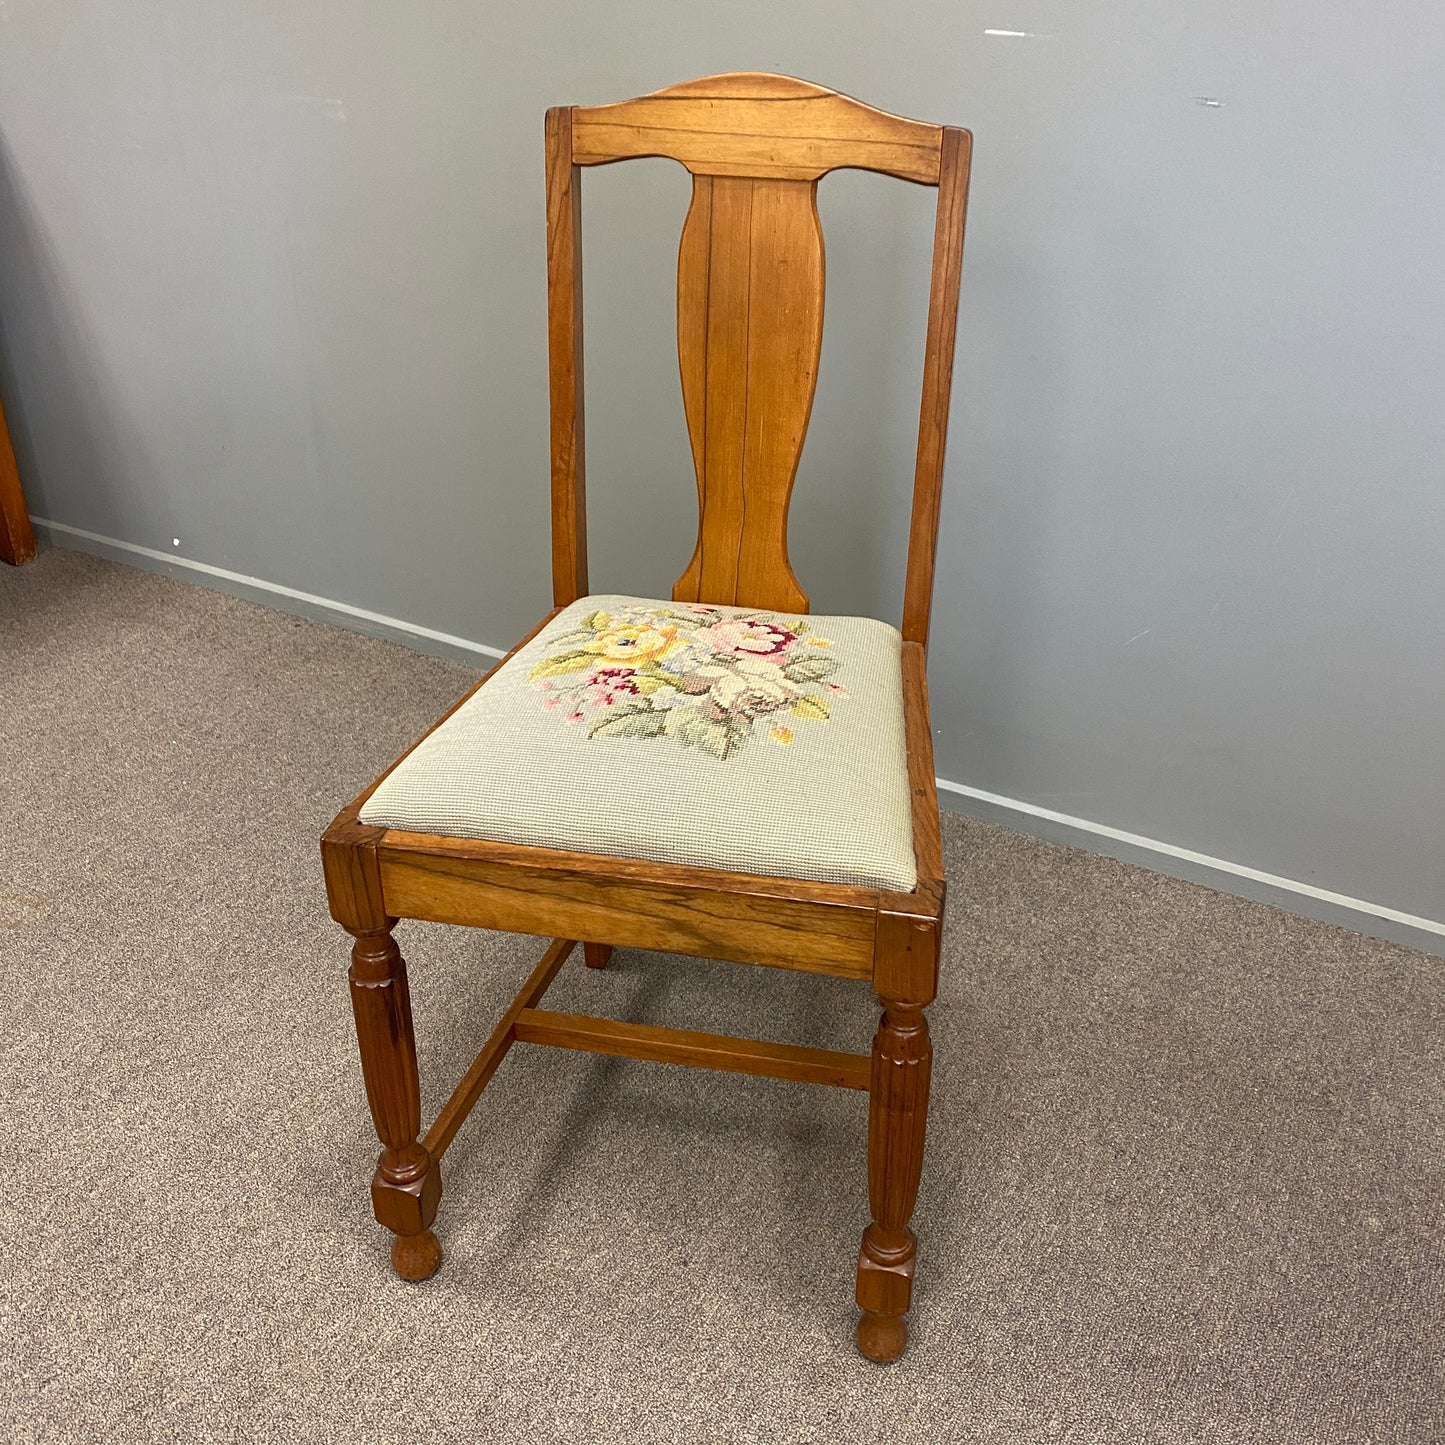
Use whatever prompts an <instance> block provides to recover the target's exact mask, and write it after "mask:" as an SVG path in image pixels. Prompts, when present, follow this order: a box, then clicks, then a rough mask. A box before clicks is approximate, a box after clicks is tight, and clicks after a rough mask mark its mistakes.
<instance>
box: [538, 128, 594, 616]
mask: <svg viewBox="0 0 1445 1445" xmlns="http://www.w3.org/2000/svg"><path fill="white" fill-rule="evenodd" d="M546 141H547V362H548V375H549V379H550V383H551V414H552V602H553V605H554V606H557V607H565V606H566V605H567V604H568V603H569V602H575V601H576V600H577V599H578V598H579V597H585V596H586V595H587V456H586V453H587V448H586V436H585V430H584V407H583V396H582V393H583V385H582V380H583V366H582V182H581V172H580V171H579V170H578V168H577V166H576V165H575V164H574V163H573V160H572V107H571V106H565V105H558V106H553V107H552V109H551V110H549V111H548V112H547V132H546Z"/></svg>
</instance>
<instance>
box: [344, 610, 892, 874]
mask: <svg viewBox="0 0 1445 1445" xmlns="http://www.w3.org/2000/svg"><path fill="white" fill-rule="evenodd" d="M902 651H903V639H902V638H901V637H900V636H899V634H898V632H897V631H896V630H895V629H894V628H892V627H888V626H886V625H885V624H884V623H882V622H874V621H872V620H871V619H868V618H859V617H803V616H797V615H782V614H779V613H776V612H765V611H757V610H750V609H744V608H736V607H709V606H704V605H702V604H700V603H696V602H690V603H682V602H665V601H649V600H644V599H640V598H635V597H587V598H583V599H582V600H580V601H578V602H574V603H573V604H572V605H571V606H570V607H567V608H564V609H563V610H562V612H561V613H560V614H559V615H558V616H557V617H556V618H554V619H553V620H552V621H551V622H549V623H548V624H547V626H546V627H544V628H543V629H542V631H541V632H539V633H538V634H537V636H536V637H534V638H533V639H532V640H531V641H530V642H529V643H527V645H526V646H525V647H523V648H522V649H521V650H520V651H519V652H518V653H517V654H516V655H515V656H514V657H513V658H512V659H511V660H510V661H509V662H507V663H506V664H505V665H504V666H502V667H500V668H499V669H498V670H497V671H496V672H495V673H494V674H493V675H492V677H491V678H489V679H488V681H487V684H486V686H485V687H482V688H479V689H478V690H477V691H476V692H475V693H474V694H473V695H472V696H471V698H469V699H468V701H467V702H465V703H464V704H463V705H462V706H461V707H460V708H458V709H457V711H456V712H454V713H453V714H452V715H451V716H450V717H449V718H448V719H447V720H446V721H445V722H444V723H442V725H441V726H440V727H439V728H437V729H436V731H435V732H433V733H431V734H430V735H429V736H428V737H426V738H425V739H423V740H422V742H421V743H419V744H418V745H417V747H416V748H415V749H414V750H413V751H412V752H411V753H410V754H408V756H407V757H406V758H404V759H403V760H402V762H401V763H399V764H398V765H397V767H396V768H395V769H394V770H393V771H392V772H391V773H390V774H389V775H388V776H387V777H386V778H385V780H384V781H383V782H382V783H381V785H380V786H379V787H378V788H377V790H376V791H375V792H374V793H373V794H372V795H371V797H370V798H369V799H368V800H367V801H366V803H365V804H364V805H363V807H362V809H361V821H362V822H363V823H374V824H377V825H379V826H381V827H383V828H406V829H410V830H411V831H413V832H418V833H439V834H444V835H447V836H450V837H456V838H490V839H493V840H494V841H496V842H500V843H520V844H531V845H534V846H536V847H541V848H566V849H571V850H575V851H577V852H582V853H602V854H613V855H615V856H617V857H620V858H642V859H652V860H654V861H656V862H659V863H690V864H695V865H697V866H699V867H703V868H725V869H729V870H731V871H734V872H760V873H767V874H770V875H774V876H776V877H779V878H811V879H815V880H817V881H819V882H831V883H849V884H854V885H857V886H858V887H863V888H896V889H899V890H901V891H903V892H908V891H910V890H911V889H912V888H913V885H914V883H915V882H916V881H917V870H916V868H915V866H914V861H913V836H912V812H911V808H910V801H909V795H908V765H907V758H906V755H905V751H904V741H903V672H902V664H901V657H902Z"/></svg>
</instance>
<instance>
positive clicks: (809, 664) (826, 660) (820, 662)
mask: <svg viewBox="0 0 1445 1445" xmlns="http://www.w3.org/2000/svg"><path fill="white" fill-rule="evenodd" d="M837 671H838V664H837V663H836V662H835V661H834V660H833V659H832V658H831V657H800V658H798V659H797V660H796V661H794V662H790V663H788V665H787V666H786V667H784V668H783V676H784V677H786V678H787V679H788V681H789V682H822V680H823V679H824V678H825V677H832V675H833V674H834V673H835V672H837Z"/></svg>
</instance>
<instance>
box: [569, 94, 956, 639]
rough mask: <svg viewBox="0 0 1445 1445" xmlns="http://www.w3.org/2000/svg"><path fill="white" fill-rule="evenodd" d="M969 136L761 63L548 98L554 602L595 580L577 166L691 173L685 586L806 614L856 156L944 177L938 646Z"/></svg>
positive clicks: (924, 502)
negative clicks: (586, 98) (579, 102)
mask: <svg viewBox="0 0 1445 1445" xmlns="http://www.w3.org/2000/svg"><path fill="white" fill-rule="evenodd" d="M970 141H971V138H970V136H969V134H968V132H967V131H963V130H957V129H954V128H952V127H943V126H936V125H928V124H925V123H923V122H921V121H914V120H907V119H905V118H903V117H901V116H896V115H890V114H889V113H887V112H886V111H880V110H875V109H874V108H873V107H871V106H868V105H864V104H863V103H862V102H861V101H857V100H854V99H852V98H851V97H849V96H846V95H841V94H839V93H838V92H836V91H832V90H827V89H825V88H823V87H822V86H817V85H812V84H809V83H808V82H806V81H801V80H795V79H792V78H790V77H787V76H779V75H765V74H760V73H754V72H740V73H737V74H732V75H716V76H708V77H706V78H704V79H702V80H695V81H689V82H687V83H686V84H684V85H677V86H672V87H670V88H668V89H666V90H661V91H657V92H656V93H654V94H652V95H646V96H641V97H639V98H638V99H636V100H629V101H623V102H621V103H619V104H616V105H603V106H590V107H583V106H574V107H557V108H555V109H553V110H551V111H549V112H548V113H547V295H548V340H549V358H550V373H551V403H552V428H551V432H552V581H553V600H554V602H555V603H556V604H557V605H559V606H563V605H566V604H567V603H569V602H572V601H575V600H576V599H577V598H578V597H581V596H583V595H585V594H586V592H587V538H586V496H585V491H586V486H585V466H584V458H583V398H582V391H583V374H582V373H583V367H582V273H581V214H582V213H581V187H580V182H579V175H580V168H581V167H582V166H592V165H606V164H609V163H611V162H614V161H620V160H629V159H633V158H637V157H641V156H666V157H669V158H671V159H673V160H676V161H679V162H680V163H681V164H682V165H684V166H685V167H686V168H687V169H688V170H689V171H690V172H691V173H692V175H693V201H692V206H691V208H690V209H689V211H688V218H687V222H686V224H685V225H684V228H683V235H682V241H681V245H680V248H679V256H678V360H679V367H680V371H681V379H682V391H683V403H684V408H685V411H686V414H687V423H688V433H689V436H690V438H691V441H692V450H693V461H694V466H695V468H696V472H697V487H698V510H699V520H698V539H697V546H696V549H695V551H694V553H693V557H692V560H691V561H690V562H689V564H688V567H687V569H686V571H684V573H683V575H682V576H681V577H680V578H679V579H678V582H677V584H676V586H675V587H674V589H673V596H674V598H675V599H677V600H681V601H689V602H713V603H731V604H737V605H741V606H747V607H758V608H766V609H769V610H776V611H792V612H805V611H807V608H808V599H807V596H806V594H805V593H804V592H803V590H802V588H801V587H800V586H799V585H798V580H797V578H796V577H795V576H794V575H793V571H792V567H791V565H790V563H789V561H788V553H787V520H788V508H789V504H790V501H791V497H792V489H793V481H794V478H795V476H796V473H797V467H798V460H799V457H800V456H801V452H802V447H803V439H804V436H805V434H806V431H807V426H808V420H809V415H810V413H811V410H812V403H813V390H814V386H815V384H816V380H817V366H818V358H819V355H820V352H821V346H822V324H823V323H822V318H823V274H824V266H823V243H822V232H821V228H820V226H819V223H818V217H817V207H816V189H817V182H818V180H819V178H820V177H821V176H823V175H826V174H827V173H828V172H829V171H831V170H837V169H840V168H844V167H851V168H857V169H862V170H872V171H878V172H881V173H883V174H886V175H891V176H896V177H898V178H900V179H902V180H909V181H914V182H916V183H918V184H921V185H929V186H936V187H937V188H938V191H939V199H938V215H937V220H936V224H935V234H934V252H933V276H932V282H931V287H930V298H929V311H928V336H927V344H926V351H925V356H924V370H923V399H922V406H921V411H920V417H919V436H918V452H917V461H916V467H915V473H914V493H913V503H912V517H911V523H910V530H909V547H908V573H907V578H906V581H905V588H904V610H903V619H902V620H903V629H902V630H903V635H904V638H905V639H906V640H907V641H910V642H917V643H919V644H921V645H922V644H926V642H927V637H928V619H929V611H930V603H931V596H932V589H933V571H934V558H935V554H936V551H937V542H938V513H939V502H940V496H941V491H942V479H943V453H944V442H945V439H946V433H947V424H948V405H949V392H950V386H951V381H952V375H953V348H954V333H955V330H956V327H957V318H958V289H959V270H960V266H961V262H962V254H963V223H964V213H965V208H966V201H967V194H968V173H969V153H970Z"/></svg>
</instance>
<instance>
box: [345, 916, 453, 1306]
mask: <svg viewBox="0 0 1445 1445" xmlns="http://www.w3.org/2000/svg"><path fill="white" fill-rule="evenodd" d="M395 923H396V920H395V919H394V918H388V919H386V920H385V927H383V928H377V929H369V930H362V931H358V930H355V929H353V930H351V932H352V934H353V936H354V937H355V939H356V943H355V945H354V946H353V947H352V950H351V971H350V974H349V975H348V977H349V978H350V980H351V1007H352V1011H353V1012H354V1013H355V1015H356V1041H357V1044H358V1045H359V1047H360V1049H361V1072H362V1076H363V1077H364V1078H365V1080H366V1099H367V1102H368V1103H369V1104H370V1105H371V1117H372V1120H373V1121H374V1122H375V1124H376V1133H377V1137H378V1138H379V1139H380V1140H381V1143H382V1150H381V1158H380V1159H379V1160H378V1161H377V1166H376V1173H375V1175H374V1176H373V1177H372V1180H371V1202H372V1207H373V1209H374V1210H375V1211H376V1217H377V1219H378V1220H379V1221H380V1222H381V1223H382V1224H384V1225H385V1226H386V1227H387V1228H388V1229H389V1230H391V1231H392V1233H393V1234H395V1235H396V1238H395V1239H394V1240H393V1241H392V1246H391V1265H392V1268H393V1269H394V1270H395V1271H396V1272H397V1273H398V1274H399V1275H400V1276H401V1277H402V1278H403V1279H426V1278H427V1276H428V1275H431V1274H434V1273H435V1272H436V1269H437V1266H438V1265H439V1264H441V1262H442V1250H441V1245H440V1244H439V1243H438V1242H437V1237H436V1235H434V1234H433V1233H432V1231H431V1223H432V1220H433V1219H435V1218H436V1212H437V1202H438V1201H439V1200H440V1199H441V1193H442V1177H441V1169H440V1166H439V1165H438V1163H437V1162H436V1161H435V1160H433V1159H432V1158H431V1157H430V1156H429V1155H428V1154H427V1151H426V1149H425V1148H424V1147H423V1146H422V1145H421V1144H420V1143H419V1142H418V1140H417V1135H418V1134H420V1133H421V1089H420V1086H419V1083H418V1080H417V1068H416V1035H415V1033H414V1032H413V1029H412V1021H411V995H410V992H409V990H408V988H407V982H406V962H405V960H404V959H403V958H402V956H401V950H400V949H399V948H398V947H397V946H396V940H395V939H394V938H393V937H392V936H391V930H392V928H393V926H394V925H395Z"/></svg>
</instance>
